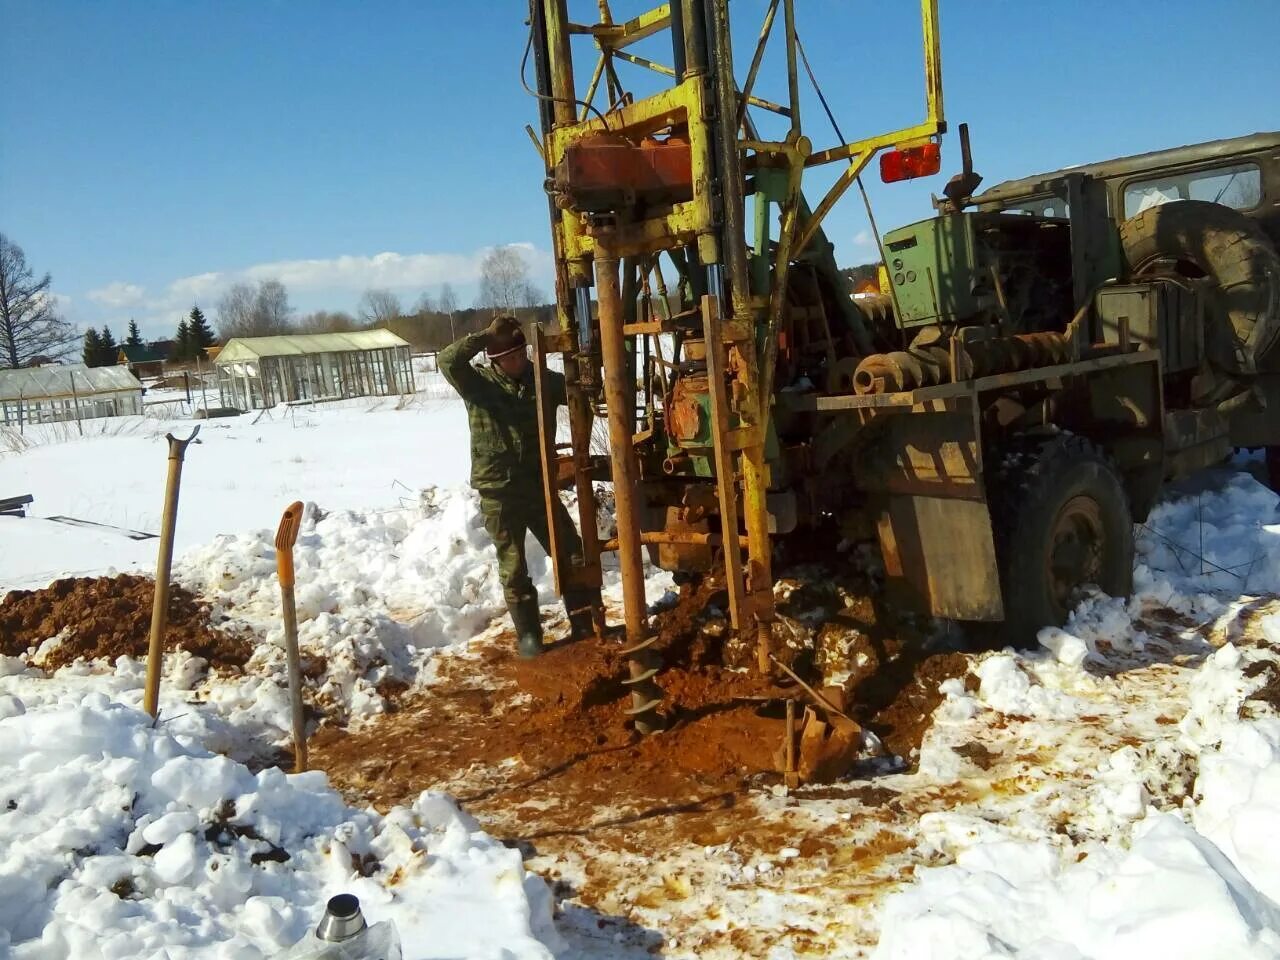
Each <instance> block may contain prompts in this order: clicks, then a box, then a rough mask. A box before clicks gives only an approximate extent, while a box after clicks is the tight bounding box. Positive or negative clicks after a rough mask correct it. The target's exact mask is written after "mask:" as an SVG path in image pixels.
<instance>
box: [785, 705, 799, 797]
mask: <svg viewBox="0 0 1280 960" xmlns="http://www.w3.org/2000/svg"><path fill="white" fill-rule="evenodd" d="M784 736H785V737H786V741H785V742H784V743H783V762H782V776H783V782H784V783H786V785H787V788H788V789H789V790H794V789H795V788H796V787H798V786H800V774H799V772H798V771H797V770H796V702H795V700H793V699H791V698H790V697H788V698H787V728H786V733H785V734H784Z"/></svg>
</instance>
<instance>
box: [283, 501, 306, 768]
mask: <svg viewBox="0 0 1280 960" xmlns="http://www.w3.org/2000/svg"><path fill="white" fill-rule="evenodd" d="M301 526H302V502H301V501H298V502H295V503H292V504H290V505H289V508H288V509H287V510H285V512H284V516H282V517H281V518H280V526H279V528H278V529H277V530H276V573H277V574H278V575H279V577H280V606H281V608H282V610H283V612H284V651H285V656H286V657H287V658H288V661H289V700H290V702H291V704H292V707H293V757H294V762H293V772H294V773H302V772H304V771H305V770H306V769H307V728H306V721H305V718H304V717H303V713H302V665H301V663H300V662H299V659H298V608H297V606H296V604H295V603H294V597H293V545H294V544H295V543H297V542H298V528H299V527H301Z"/></svg>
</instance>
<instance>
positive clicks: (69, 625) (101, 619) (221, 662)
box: [0, 574, 253, 670]
mask: <svg viewBox="0 0 1280 960" xmlns="http://www.w3.org/2000/svg"><path fill="white" fill-rule="evenodd" d="M154 595H155V581H153V580H152V579H151V578H149V577H140V576H135V575H132V574H121V575H119V576H115V577H68V578H66V579H62V580H55V581H54V582H53V583H51V584H50V585H49V586H47V587H45V588H44V589H43V590H13V591H11V592H10V593H8V594H7V595H6V596H5V598H4V600H3V601H0V654H4V655H6V656H17V655H19V654H21V653H25V652H26V651H27V650H28V649H29V648H31V647H38V646H39V645H40V644H42V643H43V642H44V641H45V640H47V639H49V638H50V637H55V636H58V635H61V636H62V640H61V642H60V643H59V644H58V645H57V646H56V647H54V648H53V649H52V650H51V651H50V652H49V653H48V654H47V655H46V656H45V657H44V658H43V659H42V660H41V661H40V663H39V665H40V666H43V667H45V668H47V669H56V668H57V667H61V666H65V665H66V664H68V663H71V662H72V661H75V660H92V659H96V658H99V657H103V658H106V659H108V660H113V659H115V658H116V657H120V656H129V657H142V656H145V655H146V653H147V644H148V639H149V637H150V635H151V605H152V600H153V598H154ZM165 649H166V650H170V651H173V650H179V649H181V650H186V651H188V652H189V653H191V654H193V655H194V656H197V657H201V658H203V659H204V660H206V661H208V662H209V664H210V666H212V667H215V668H223V669H231V670H236V669H240V668H242V667H243V666H244V664H245V662H246V661H247V660H248V659H249V657H250V655H251V654H252V653H253V646H252V644H251V642H250V640H249V638H248V637H246V636H244V635H241V634H237V633H234V632H230V631H228V630H225V629H222V628H220V627H217V626H215V625H214V624H213V623H212V622H211V620H210V614H209V607H208V605H207V604H205V603H203V602H202V601H200V600H199V599H197V598H196V597H195V596H194V595H193V594H191V593H190V592H188V591H187V590H184V589H183V588H182V587H179V586H176V585H175V586H173V587H172V588H171V590H170V593H169V620H168V629H167V630H166V631H165Z"/></svg>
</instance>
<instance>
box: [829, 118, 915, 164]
mask: <svg viewBox="0 0 1280 960" xmlns="http://www.w3.org/2000/svg"><path fill="white" fill-rule="evenodd" d="M939 132H940V129H939V127H938V124H936V123H934V122H933V121H931V120H926V121H924V122H923V123H917V124H915V125H914V126H910V127H903V128H902V129H901V130H894V131H892V132H890V133H881V134H877V135H876V136H874V137H867V138H866V139H864V140H855V141H853V142H852V143H846V144H844V145H843V146H840V147H832V148H831V149H830V150H819V151H818V152H817V153H814V154H811V155H810V156H809V159H808V160H806V161H805V166H806V167H817V166H821V165H823V164H826V163H834V162H835V161H837V160H853V159H854V158H855V157H857V156H858V155H860V154H864V153H876V152H878V151H880V150H883V149H884V148H885V147H914V146H918V145H919V144H922V143H926V142H928V141H929V140H931V139H933V138H934V137H936V136H937V135H938V133H939Z"/></svg>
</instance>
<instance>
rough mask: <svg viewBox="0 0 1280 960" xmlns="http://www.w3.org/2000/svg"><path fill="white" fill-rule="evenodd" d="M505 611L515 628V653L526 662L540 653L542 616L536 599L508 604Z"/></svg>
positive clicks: (531, 598)
mask: <svg viewBox="0 0 1280 960" xmlns="http://www.w3.org/2000/svg"><path fill="white" fill-rule="evenodd" d="M507 609H508V610H509V611H510V612H511V622H512V623H513V624H514V625H515V628H516V653H517V654H519V655H520V656H521V657H523V658H524V659H526V660H527V659H530V658H532V657H536V656H537V655H538V654H540V653H542V614H541V613H540V612H539V611H538V600H537V598H536V597H530V598H528V599H525V600H521V601H519V602H518V603H512V604H508V605H507Z"/></svg>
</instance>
